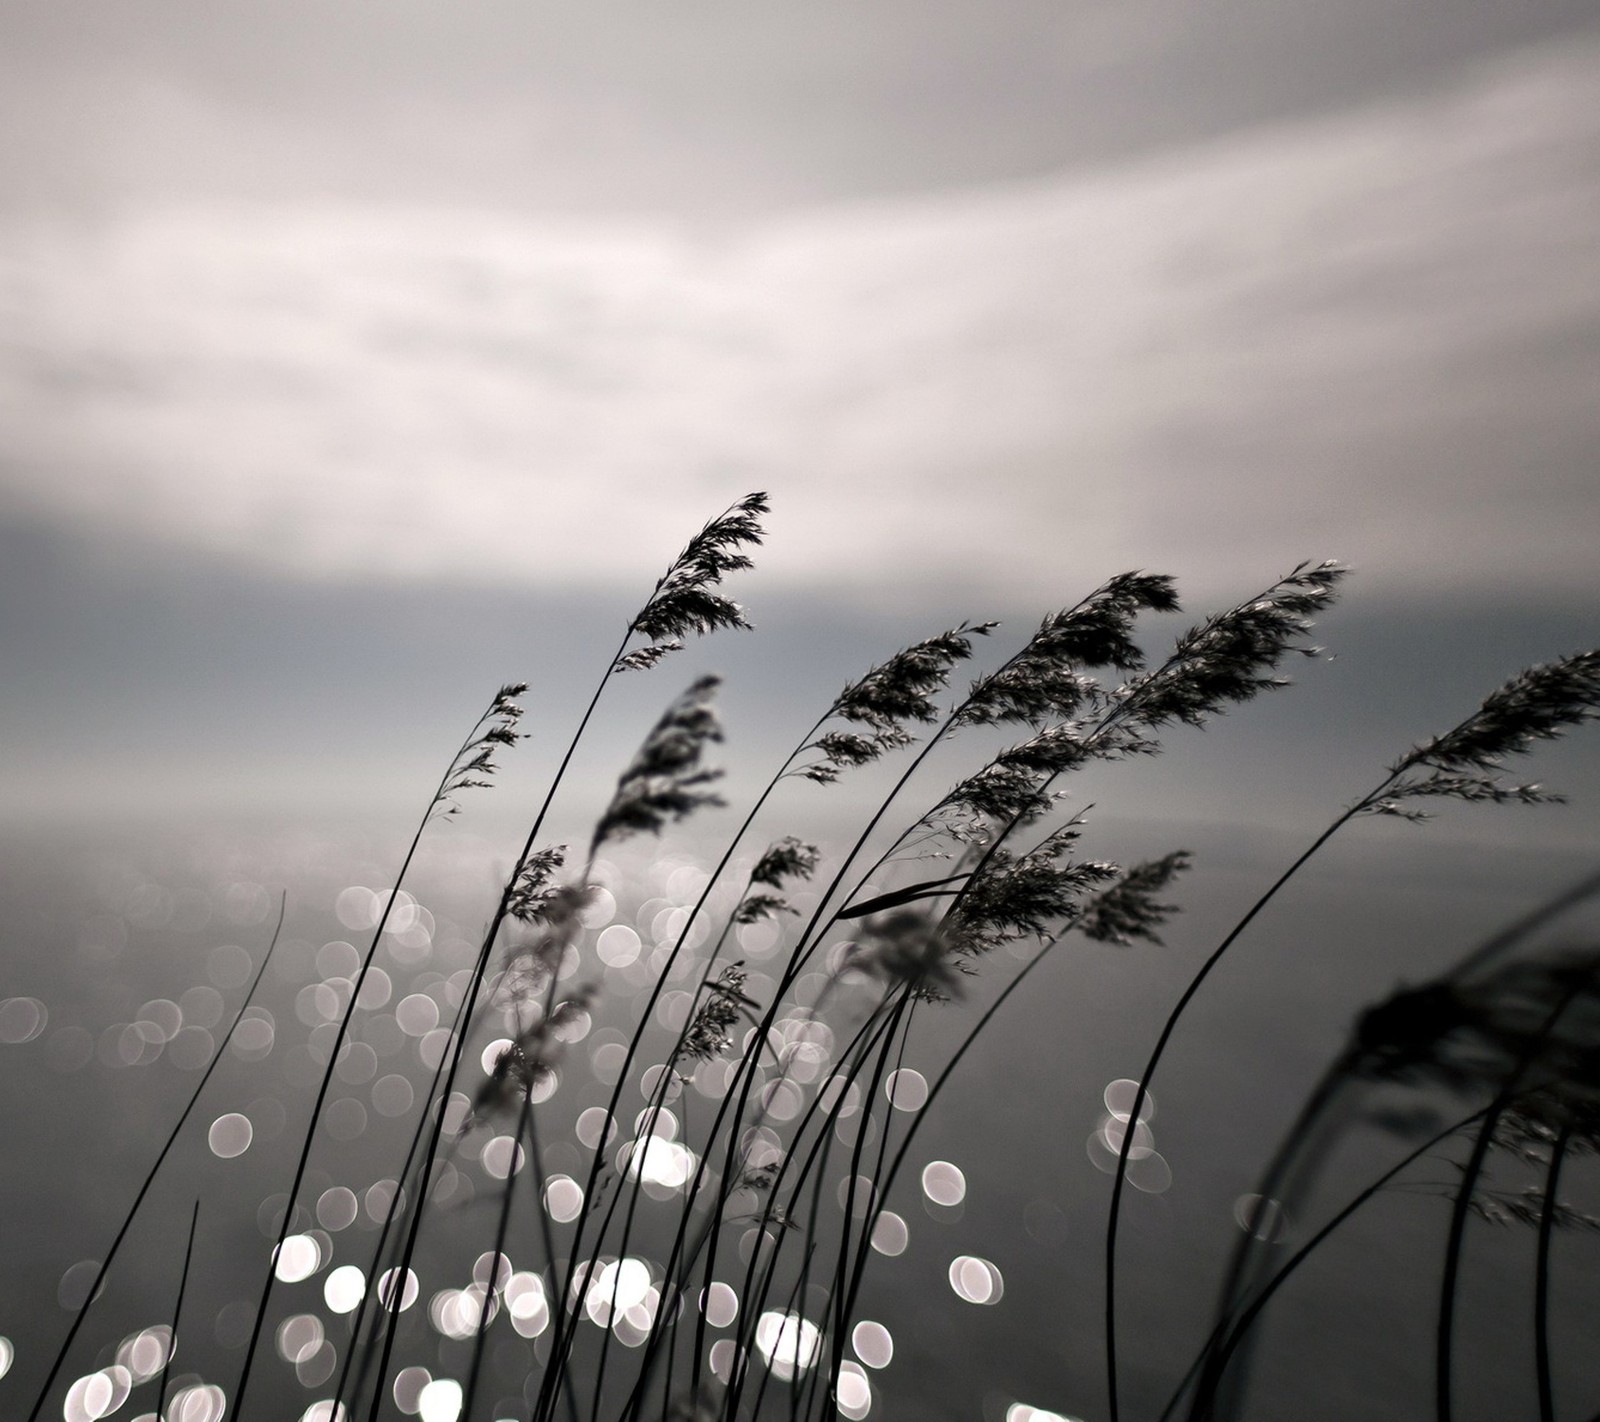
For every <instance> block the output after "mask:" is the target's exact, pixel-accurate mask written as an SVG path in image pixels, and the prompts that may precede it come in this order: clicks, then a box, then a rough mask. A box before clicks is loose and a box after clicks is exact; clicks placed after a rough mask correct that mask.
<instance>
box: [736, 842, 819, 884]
mask: <svg viewBox="0 0 1600 1422" xmlns="http://www.w3.org/2000/svg"><path fill="white" fill-rule="evenodd" d="M820 857H821V851H819V850H818V849H817V846H816V845H814V844H807V843H805V842H804V841H803V840H799V839H796V838H795V837H794V836H793V835H785V836H784V837H783V838H782V839H780V840H776V841H775V842H774V843H773V844H771V845H770V846H769V847H768V849H767V852H766V853H765V854H763V855H762V856H761V858H760V859H758V860H757V861H756V867H755V868H754V869H753V870H751V871H750V882H751V883H752V884H766V885H769V886H770V887H771V888H774V889H781V888H782V887H783V881H784V880H785V879H809V878H810V877H811V876H812V874H814V873H815V872H816V868H817V861H818V859H819V858H820Z"/></svg>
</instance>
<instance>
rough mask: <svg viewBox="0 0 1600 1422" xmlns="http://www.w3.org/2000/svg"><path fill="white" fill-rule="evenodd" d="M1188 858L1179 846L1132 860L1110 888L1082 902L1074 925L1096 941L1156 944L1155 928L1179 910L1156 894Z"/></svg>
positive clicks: (1182, 868)
mask: <svg viewBox="0 0 1600 1422" xmlns="http://www.w3.org/2000/svg"><path fill="white" fill-rule="evenodd" d="M1190 859H1191V856H1190V854H1189V851H1188V850H1186V849H1178V850H1174V851H1173V852H1172V853H1171V854H1168V855H1165V856H1164V857H1162V858H1160V859H1151V860H1147V861H1146V862H1145V863H1143V864H1135V865H1134V866H1133V868H1131V869H1129V870H1128V871H1127V872H1126V873H1124V874H1123V875H1122V877H1121V878H1120V879H1118V880H1117V882H1116V883H1114V884H1113V885H1111V887H1110V888H1108V889H1103V890H1101V892H1100V893H1098V894H1096V895H1095V896H1094V897H1093V898H1091V899H1090V900H1089V901H1088V902H1087V903H1086V904H1084V906H1083V908H1082V909H1080V910H1079V912H1078V916H1077V918H1076V919H1075V920H1074V921H1073V926H1074V927H1075V928H1076V929H1077V930H1078V932H1080V933H1081V934H1083V936H1084V937H1085V938H1089V939H1093V940H1094V941H1095V942H1097V943H1117V944H1121V945H1123V946H1124V947H1126V946H1127V945H1128V944H1131V943H1132V942H1133V941H1134V940H1135V939H1136V938H1142V939H1144V940H1145V941H1146V942H1148V943H1155V944H1158V945H1159V944H1160V942H1161V938H1160V936H1159V935H1158V934H1157V932H1156V930H1157V929H1158V928H1160V927H1161V926H1162V925H1163V924H1164V923H1166V921H1167V920H1168V919H1169V918H1171V917H1172V915H1173V914H1175V913H1176V912H1177V911H1178V906H1177V905H1176V904H1164V903H1158V902H1157V901H1156V897H1155V896H1156V895H1157V894H1159V893H1160V892H1161V891H1162V890H1163V889H1165V888H1166V887H1167V885H1168V884H1170V883H1171V882H1172V881H1173V880H1174V879H1175V878H1176V877H1177V876H1178V875H1179V874H1180V873H1181V872H1182V871H1183V870H1185V869H1187V868H1188V867H1189V864H1190Z"/></svg>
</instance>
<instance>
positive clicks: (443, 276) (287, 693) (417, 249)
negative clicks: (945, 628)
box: [0, 0, 1600, 816]
mask: <svg viewBox="0 0 1600 1422" xmlns="http://www.w3.org/2000/svg"><path fill="white" fill-rule="evenodd" d="M1597 91H1600V24H1597V23H1596V21H1595V20H1594V12H1593V7H1592V5H1590V4H1588V3H1577V0H1550V2H1549V3H1545V4H1541V5H1540V6H1537V7H1528V6H1524V5H1521V4H1518V3H1513V0H1415V3H1411V4H1408V5H1406V6H1394V5H1392V4H1390V3H1387V0H1349V3H1344V4H1340V5H1334V6H1330V5H1325V4H1314V3H1310V0H1271V3H1267V0H1213V3H1207V4H1204V5H1197V4H1193V3H1188V2H1187V0H1124V2H1123V3H1115V4H1112V3H1090V0H1049V3H1045V0H1039V3H1034V2H1033V0H1006V3H994V4H985V5H972V4H961V3H954V0H951V3H934V2H933V0H919V2H918V3H915V4H911V3H904V4H902V3H893V2H892V0H884V3H880V4H876V5H874V6H872V7H870V8H869V9H863V8H862V7H860V6H858V5H849V4H843V3H839V4H833V3H808V4H806V5H796V4H776V3H774V4H757V5H748V4H747V5H739V6H734V5H713V4H698V5H685V6H678V7H673V8H671V9H662V8H660V7H642V6H633V7H625V6H613V5H584V6H567V7H553V6H552V7H538V6H531V5H527V4H523V3H517V4H508V3H498V0H480V3H473V4H466V5H459V4H452V5H444V4H442V3H437V0H435V2H434V3H422V2H421V0H403V3H389V4H385V5H383V6H364V5H362V6H358V5H344V6H336V7H330V6H327V5H325V4H322V3H316V4H313V3H310V0H278V3H274V4H272V5H270V6H269V5H264V4H252V5H247V6H241V7H230V8H228V9H226V10H221V9H218V8H217V7H215V6H212V5H208V4H202V3H200V0H151V3H141V4H140V5H138V6H128V5H126V4H121V3H114V0H86V3H81V4H77V5H73V6H70V7H69V6H61V5H57V4H47V3H31V0H0V131H3V132H4V134H5V140H4V143H3V145H0V607H3V609H4V610H3V611H0V635H3V637H4V639H5V641H4V660H5V662H6V664H7V666H8V671H7V675H6V677H5V678H4V685H3V686H0V714H3V717H4V726H5V738H6V745H7V756H6V760H7V762H8V767H7V770H6V771H5V772H4V773H5V775H6V777H7V780H8V781H9V790H8V794H7V810H8V813H11V814H20V815H23V816H29V815H34V814H38V813H41V812H44V811H48V810H51V809H60V808H62V807H64V806H66V807H70V808H71V809H72V811H73V812H74V813H93V812H94V810H95V808H96V807H97V806H110V805H113V804H114V805H117V806H121V807H124V808H125V807H126V806H127V805H128V804H130V803H132V804H138V803H148V802H149V801H150V799H151V797H152V796H153V795H154V794H156V793H157V787H163V786H164V787H167V788H168V791H169V793H173V794H177V793H178V792H177V791H176V790H174V789H173V788H172V787H174V786H175V785H177V784H178V783H179V782H180V781H181V783H182V785H183V787H184V789H183V793H185V794H191V795H198V796H199V798H200V799H202V800H203V799H205V794H204V793H202V791H204V790H205V789H206V787H210V793H211V795H212V799H213V801H216V802H226V803H230V804H239V803H243V802H251V803H254V802H259V803H261V804H262V805H272V806H279V807H281V806H283V805H285V804H297V803H303V802H304V800H305V798H306V797H307V796H309V795H311V794H314V793H315V787H316V785H317V784H318V783H319V777H322V779H321V782H320V783H322V784H324V785H326V784H327V783H329V782H328V780H327V777H328V776H330V775H335V771H334V770H333V769H331V765H332V760H331V753H330V752H329V750H328V742H329V741H330V740H340V741H342V744H343V746H344V750H343V752H342V754H341V756H340V758H339V762H338V767H339V768H338V770H337V776H342V777H344V778H343V779H337V783H338V784H339V785H340V787H341V793H343V794H347V795H348V796H351V797H355V798H361V797H363V796H372V795H376V794H378V793H380V792H379V790H378V786H379V783H380V781H382V780H385V779H386V778H387V777H388V776H390V775H391V774H392V771H393V767H394V766H395V765H397V764H403V765H406V766H408V767H409V765H410V764H411V761H410V759H409V757H410V756H411V755H412V754H413V753H415V754H416V755H417V756H418V757H419V763H420V757H421V750H420V747H421V746H422V745H423V744H424V742H425V743H426V744H427V745H428V746H429V747H438V746H439V744H440V736H441V734H448V733H441V730H440V727H441V726H454V724H455V723H456V721H458V720H459V719H460V716H461V714H462V713H463V712H466V713H471V712H473V711H474V709H475V705H476V702H477V701H478V700H481V699H482V697H481V696H480V694H479V690H480V688H492V684H493V683H494V682H495V681H497V680H499V679H502V678H510V677H530V676H533V675H535V668H538V669H540V670H541V671H542V672H543V673H544V680H545V681H546V682H547V683H549V685H550V687H551V688H552V689H551V690H550V691H549V693H548V694H549V697H550V701H551V714H552V716H553V717H554V716H555V714H556V713H558V712H559V711H561V710H562V709H563V708H564V707H565V706H566V704H567V703H566V701H565V700H563V697H564V696H565V692H563V691H561V690H559V689H556V688H557V687H558V685H560V686H564V685H565V683H566V681H567V680H569V679H582V680H587V679H588V677H589V676H590V675H591V673H590V672H589V671H588V670H586V666H587V663H586V661H585V658H584V655H583V652H584V650H585V649H586V648H588V645H589V640H590V638H591V636H592V637H593V638H597V639H609V638H610V637H611V636H612V633H611V632H610V630H609V629H611V628H614V627H615V626H616V625H617V623H618V622H619V620H624V621H625V620H626V617H627V616H628V615H629V613H630V612H631V610H632V604H633V603H636V602H637V601H638V599H639V593H640V590H641V589H642V588H647V587H648V584H649V581H650V580H651V579H652V578H653V577H654V576H655V574H656V572H658V571H659V568H660V566H661V565H662V564H663V562H664V561H665V560H666V559H667V558H668V557H670V555H671V553H672V552H673V551H675V549H676V547H677V546H678V545H679V544H681V542H682V541H683V538H684V537H685V536H686V535H687V533H688V532H690V531H692V529H693V528H694V527H696V526H698V524H699V523H700V522H701V521H703V519H704V518H706V517H708V516H709V515H710V514H712V513H714V512H716V511H717V510H718V509H720V508H721V507H723V506H724V505H726V504H727V503H728V502H729V501H730V500H732V499H733V498H735V497H737V496H738V495H740V494H742V493H743V492H745V491H747V490H749V489H752V488H765V489H768V490H770V491H771V493H772V496H773V503H774V515H773V518H772V520H771V527H772V539H771V544H770V547H769V549H768V550H767V551H766V554H765V556H764V557H763V559H762V564H761V571H760V574H759V576H758V577H757V578H756V579H754V580H752V581H751V582H750V583H748V584H747V585H746V586H745V587H744V588H742V589H741V593H742V594H744V595H746V596H747V597H748V598H749V600H750V601H751V602H752V603H754V604H756V605H757V606H758V607H759V606H761V605H762V604H765V608H766V614H765V620H764V626H763V633H764V635H767V634H769V633H770V635H771V637H772V639H773V640H772V641H771V642H769V643H768V644H767V646H766V649H765V660H763V657H762V655H760V654H757V653H752V652H747V651H743V650H740V651H738V652H733V653H730V654H729V658H725V659H724V660H730V659H731V665H732V666H733V667H736V668H737V669H738V670H739V671H740V673H741V674H742V675H744V676H746V677H748V678H751V679H752V680H754V681H761V679H762V678H765V679H766V680H765V682H764V683H763V685H764V686H765V688H766V689H765V691H764V692H761V693H760V694H757V693H755V692H751V693H749V695H750V697H751V700H750V703H749V704H750V705H751V706H752V707H756V706H760V707H762V708H765V709H767V710H772V709H773V708H775V707H779V706H782V705H785V704H787V703H788V702H789V701H791V700H793V699H794V698H793V696H792V695H791V693H793V692H797V691H798V690H800V689H801V687H800V686H799V681H798V679H799V677H800V676H801V675H802V674H803V675H804V676H806V677H807V678H821V680H820V682H817V681H815V680H814V679H813V680H808V681H807V683H806V689H807V690H808V694H809V693H815V694H811V695H810V696H809V700H808V701H807V708H809V705H810V702H811V701H814V700H816V699H818V697H820V696H821V695H823V694H831V690H832V688H833V686H834V685H836V684H837V682H838V681H840V680H842V679H843V678H844V677H845V676H846V675H849V674H853V673H854V672H856V671H859V670H860V669H861V667H862V666H864V665H865V664H866V661H868V660H870V659H872V658H874V657H876V656H880V655H882V654H883V653H884V652H885V651H887V650H889V649H890V647H892V646H893V645H895V644H896V643H897V642H899V641H904V640H907V639H909V638H911V637H914V636H919V635H924V634H925V633H926V632H928V631H930V630H934V628H935V627H937V626H939V625H943V623H944V622H946V621H949V620H952V619H954V618H957V617H960V616H964V615H970V616H987V615H991V614H994V613H999V614H1002V615H1015V616H1017V617H1020V618H1021V619H1023V621H1024V622H1025V621H1026V619H1027V617H1029V616H1031V615H1035V614H1036V613H1037V612H1038V611H1040V610H1042V609H1043V608H1045V607H1048V606H1050V605H1052V604H1059V603H1061V602H1063V601H1071V600H1073V599H1075V597H1076V596H1077V595H1079V594H1080V593H1081V592H1082V591H1084V590H1085V589H1086V588H1087V587H1088V586H1092V585H1093V583H1095V582H1097V581H1098V580H1099V579H1100V578H1101V577H1103V576H1104V575H1105V574H1107V573H1109V572H1112V571H1117V570H1119V569H1121V568H1124V567H1136V566H1142V567H1150V568H1160V569H1163V570H1168V571H1172V572H1174V573H1176V574H1178V575H1179V577H1180V579H1181V582H1182V585H1183V586H1184V587H1185V588H1186V589H1187V590H1189V591H1190V592H1191V593H1192V597H1193V602H1194V603H1195V605H1196V606H1197V607H1199V606H1202V605H1203V604H1204V603H1205V602H1206V601H1207V600H1209V599H1224V598H1229V597H1238V596H1243V595H1246V594H1247V593H1248V592H1249V591H1250V590H1251V588H1252V587H1254V586H1257V585H1260V584H1263V583H1265V582H1267V581H1270V579H1271V577H1272V576H1273V575H1274V574H1275V573H1277V572H1280V571H1282V570H1283V569H1284V568H1286V567H1287V566H1289V565H1290V564H1292V563H1294V562H1296V561H1298V560H1299V559H1301V558H1306V557H1318V558H1320V557H1324V556H1337V557H1340V558H1343V559H1345V560H1347V561H1349V562H1351V563H1353V564H1354V565H1356V567H1357V569H1358V570H1359V574H1360V577H1359V580H1358V581H1357V582H1356V583H1355V584H1354V585H1353V586H1352V591H1351V595H1350V596H1351V602H1352V612H1351V614H1350V618H1351V620H1350V621H1349V623H1348V624H1347V628H1346V630H1347V632H1348V634H1349V639H1350V642H1351V645H1352V646H1354V647H1357V648H1364V649H1366V650H1367V652H1368V653H1370V657H1369V659H1368V660H1367V661H1365V662H1363V661H1361V660H1360V659H1359V658H1358V659H1357V661H1356V663H1355V665H1354V667H1353V669H1352V671H1351V672H1350V673H1349V677H1348V680H1347V681H1346V682H1340V681H1338V680H1337V678H1335V680H1333V681H1332V682H1331V683H1330V685H1332V687H1333V688H1334V693H1333V694H1334V701H1333V703H1332V704H1333V706H1334V707H1335V708H1338V709H1337V713H1335V712H1327V713H1324V716H1325V717H1326V716H1331V715H1334V714H1338V715H1339V716H1342V717H1343V718H1344V719H1345V721H1346V722H1347V723H1349V724H1351V725H1352V726H1353V725H1354V723H1355V722H1357V721H1360V722H1361V723H1362V724H1363V725H1367V726H1368V727H1369V729H1370V730H1371V732H1372V734H1373V735H1374V736H1375V737H1380V738H1381V736H1389V737H1390V738H1391V741H1390V742H1389V743H1386V745H1387V746H1388V749H1390V750H1392V749H1393V746H1392V737H1393V736H1394V735H1395V734H1409V735H1410V736H1412V737H1415V736H1418V735H1421V734H1424V733H1426V732H1427V731H1429V730H1432V729H1437V726H1435V725H1433V724H1432V723H1431V722H1430V721H1428V720H1427V719H1424V720H1423V721H1422V723H1421V724H1415V718H1416V717H1418V716H1421V717H1427V716H1430V715H1433V714H1434V713H1435V703H1434V702H1433V701H1431V700H1430V699H1429V698H1430V696H1432V695H1434V694H1435V693H1436V694H1437V699H1438V713H1439V714H1444V711H1445V708H1447V707H1449V708H1455V709H1457V710H1462V709H1465V707H1464V706H1462V704H1461V700H1460V698H1461V696H1462V695H1465V694H1467V689H1468V688H1473V687H1475V688H1477V689H1478V690H1483V689H1487V687H1488V686H1489V685H1492V684H1493V683H1494V681H1495V680H1497V679H1499V678H1500V677H1502V676H1504V675H1507V674H1509V673H1510V672H1511V671H1514V670H1515V669H1516V668H1517V667H1518V666H1520V665H1522V664H1523V663H1525V662H1527V661H1531V660H1537V659H1540V658H1547V657H1549V656H1551V655H1554V654H1557V653H1559V652H1562V651H1569V650H1573V649H1574V648H1575V647H1576V646H1577V645H1578V644H1579V643H1580V642H1586V643H1588V644H1592V643H1593V642H1595V641H1600V619H1597V618H1596V617H1595V616H1594V612H1593V609H1594V606H1595V600H1596V596H1597V594H1600V560H1597V559H1596V557H1595V553H1594V543H1595V534H1596V531H1597V529H1600V479H1597V477H1596V469H1595V451H1596V449H1597V448H1600V240H1597V238H1596V235H1595V234H1596V233H1597V232H1600V108H1597V106H1596V105H1595V103H1594V98H1593V96H1594V94H1595V93H1596V92H1597ZM1358 609H1359V610H1358ZM596 645H598V644H596ZM594 655H595V656H601V657H603V655H604V653H603V652H601V651H598V650H596V651H595V653H594ZM713 660H715V659H713ZM588 661H589V662H592V661H593V657H590V658H589V659H588ZM780 666H781V667H784V668H787V669H788V670H789V671H791V672H793V673H794V677H795V680H794V682H793V683H792V684H791V683H788V682H784V681H783V680H782V678H779V677H778V676H777V674H776V672H775V668H776V667H780ZM684 670H685V671H687V667H685V668H684ZM1400 671H1404V672H1406V673H1407V674H1409V675H1410V676H1411V677H1413V678H1414V679H1415V680H1416V682H1417V683H1418V685H1417V686H1416V687H1412V688H1410V689H1407V688H1404V687H1397V686H1396V673H1397V672H1400ZM661 675H666V673H665V672H663V673H661ZM464 686H465V687H466V688H467V689H463V687H464ZM1379 687H1383V688H1386V689H1384V690H1382V691H1380V690H1379V689H1378V688H1379ZM1341 688H1342V689H1341ZM1387 688H1394V689H1392V690H1391V689H1387ZM661 694H665V692H662V693H661ZM573 695H574V696H575V695H576V692H574V693H573ZM1340 696H1343V697H1344V698H1345V699H1344V700H1343V701H1342V702H1341V701H1340V700H1339V699H1338V698H1339V697H1340ZM1452 697H1453V698H1455V699H1454V700H1452V699H1451V698H1452ZM380 712H381V714H380ZM794 714H795V715H796V716H800V715H802V712H801V711H800V710H796V711H795V713H794ZM469 719H470V714H469ZM805 719H806V720H809V714H806V715H805ZM1449 719H1453V715H1452V716H1450V717H1449ZM357 721H360V722H361V723H362V725H363V737H362V744H361V746H360V748H358V749H354V750H352V749H350V747H349V738H348V735H345V736H343V737H341V733H340V727H341V725H352V724H355V723H356V722H357ZM1314 724H1317V725H1320V726H1321V727H1322V729H1323V731H1324V733H1326V732H1327V730H1328V722H1327V720H1326V719H1324V721H1322V722H1314ZM763 726H765V722H763ZM1405 726H1411V727H1412V729H1411V730H1410V731H1409V732H1407V733H1402V732H1401V729H1400V728H1402V727H1405ZM1345 739H1346V741H1347V742H1349V744H1350V745H1351V747H1352V751H1351V754H1352V758H1354V756H1355V755H1356V749H1355V747H1356V743H1357V742H1358V741H1359V740H1360V737H1359V736H1357V735H1356V733H1355V731H1354V730H1353V729H1352V730H1351V731H1350V732H1349V734H1348V735H1347V736H1346V738H1345ZM319 744H320V745H321V746H322V751H321V752H320V753H318V752H317V751H316V747H317V746H318V745H319ZM1359 749H1360V753H1361V754H1363V755H1365V754H1366V753H1367V752H1366V747H1365V746H1364V745H1361V746H1360V748H1359ZM1335 759H1337V756H1335ZM1368 759H1370V756H1369V757H1368ZM1221 763H1223V764H1226V763H1227V762H1226V756H1224V757H1223V761H1222V762H1221ZM1218 773H1219V774H1221V773H1222V772H1220V771H1219V772H1218ZM1360 788H1361V787H1360V786H1353V787H1352V790H1353V791H1359V789H1360Z"/></svg>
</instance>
